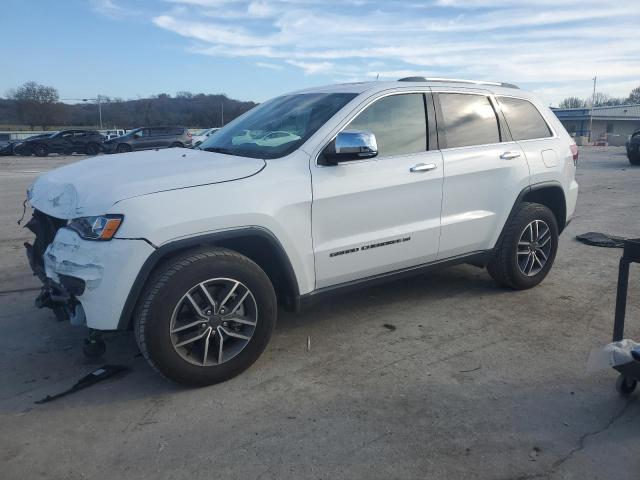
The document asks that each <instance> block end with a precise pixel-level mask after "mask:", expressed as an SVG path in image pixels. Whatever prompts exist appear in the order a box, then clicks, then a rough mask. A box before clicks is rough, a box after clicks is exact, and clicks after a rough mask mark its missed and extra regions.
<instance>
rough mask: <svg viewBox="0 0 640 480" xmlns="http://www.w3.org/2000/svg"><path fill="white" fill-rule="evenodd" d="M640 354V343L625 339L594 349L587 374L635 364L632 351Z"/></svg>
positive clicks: (588, 363) (590, 356)
mask: <svg viewBox="0 0 640 480" xmlns="http://www.w3.org/2000/svg"><path fill="white" fill-rule="evenodd" d="M632 350H635V351H637V352H640V343H637V342H634V341H633V340H629V339H628V338H625V339H624V340H621V341H619V342H613V343H610V344H608V345H605V346H604V347H600V348H594V349H593V350H591V353H590V354H589V360H588V361H587V372H596V371H598V370H606V369H608V368H612V367H616V366H618V365H624V364H625V363H629V362H635V361H636V360H635V359H634V358H633V357H632V356H631V351H632Z"/></svg>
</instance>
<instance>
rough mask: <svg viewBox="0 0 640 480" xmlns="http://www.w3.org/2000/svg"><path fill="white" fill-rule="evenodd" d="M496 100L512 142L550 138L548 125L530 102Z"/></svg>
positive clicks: (513, 99)
mask: <svg viewBox="0 0 640 480" xmlns="http://www.w3.org/2000/svg"><path fill="white" fill-rule="evenodd" d="M497 98H498V103H499V104H500V108H501V109H502V113H503V114H504V116H505V118H506V119H507V124H508V125H509V130H511V136H512V137H513V139H514V140H531V139H533V138H547V137H550V136H551V130H550V129H549V125H547V122H546V121H545V120H544V118H543V117H542V115H540V112H539V111H538V109H537V108H536V107H535V106H534V105H533V104H532V103H531V102H528V101H526V100H522V99H520V98H511V97H497Z"/></svg>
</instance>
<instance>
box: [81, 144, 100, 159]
mask: <svg viewBox="0 0 640 480" xmlns="http://www.w3.org/2000/svg"><path fill="white" fill-rule="evenodd" d="M84 153H86V154H87V155H91V156H94V155H97V154H98V153H100V145H98V144H97V143H88V144H87V146H86V147H84Z"/></svg>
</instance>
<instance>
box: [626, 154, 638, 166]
mask: <svg viewBox="0 0 640 480" xmlns="http://www.w3.org/2000/svg"><path fill="white" fill-rule="evenodd" d="M627 158H628V159H629V163H630V164H631V165H640V153H635V154H633V153H628V154H627Z"/></svg>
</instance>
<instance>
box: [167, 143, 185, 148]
mask: <svg viewBox="0 0 640 480" xmlns="http://www.w3.org/2000/svg"><path fill="white" fill-rule="evenodd" d="M169 148H184V145H183V144H182V143H180V142H173V143H172V144H171V145H169Z"/></svg>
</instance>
